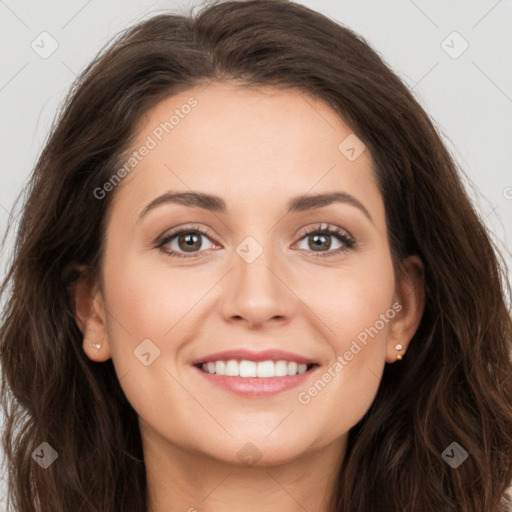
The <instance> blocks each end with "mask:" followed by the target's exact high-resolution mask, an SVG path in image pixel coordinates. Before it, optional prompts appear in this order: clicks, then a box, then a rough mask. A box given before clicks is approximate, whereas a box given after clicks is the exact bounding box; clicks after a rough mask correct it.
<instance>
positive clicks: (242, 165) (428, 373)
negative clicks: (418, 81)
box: [0, 0, 512, 512]
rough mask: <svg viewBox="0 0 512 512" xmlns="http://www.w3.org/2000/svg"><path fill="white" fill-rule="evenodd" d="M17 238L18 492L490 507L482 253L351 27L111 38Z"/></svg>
mask: <svg viewBox="0 0 512 512" xmlns="http://www.w3.org/2000/svg"><path fill="white" fill-rule="evenodd" d="M333 244H334V245H333ZM15 248H16V252H15V258H14V261H13V265H12V267H11V269H10V272H9V274H8V275H7V278H6V281H5V284H4V287H3V289H2V291H3V292H4V293H7V290H8V297H7V298H8V301H7V307H6V310H5V315H4V319H3V323H2V328H1V337H0V340H1V349H2V366H3V375H2V379H3V381H2V384H3V389H2V391H3V392H2V397H3V398H2V400H3V404H4V408H5V412H6V416H7V420H8V422H7V425H6V427H7V428H6V430H5V434H4V446H5V451H6V453H7V455H8V464H9V471H10V473H9V475H10V484H11V487H10V498H11V501H12V504H13V506H14V509H15V510H17V511H20V512H28V511H33V510H54V511H68V510H69V511H71V510H72V511H75V510H80V511H82V512H85V511H99V510H101V511H117V510H123V511H128V510H129V511H146V510H147V511H149V512H157V511H163V510H166V511H168V510H189V511H193V510H198V511H200V510H208V511H219V510H222V511H225V510H230V509H237V510H244V511H252V510H254V511H256V510H258V511H260V510H266V511H273V510H276V511H277V510H279V511H283V510H284V511H295V510H322V511H329V512H331V511H337V512H338V511H347V510H350V511H351V512H353V511H357V512H367V511H373V512H374V511H391V510H393V511H395V510H396V511H398V510H400V511H414V512H421V511H427V510H436V511H462V512H469V511H478V512H482V511H484V512H497V511H503V510H506V506H507V503H506V496H505V491H506V489H507V487H508V485H509V484H510V482H511V480H512V390H511V385H512V380H511V379H510V375H511V369H512V365H511V362H510V348H511V339H512V323H511V319H510V316H509V310H508V309H507V303H506V299H505V297H506V295H505V292H506V290H510V286H509V283H508V281H507V278H506V273H505V271H504V264H503V262H502V260H501V259H500V255H499V252H498V251H497V249H496V248H495V247H494V246H493V243H492V241H491V239H490V236H489V234H488V233H487V231H486V229H485V227H484V224H483V222H482V220H481V219H480V218H479V217H478V215H477V213H476V212H475V210H474V208H473V206H472V205H471V203H470V201H469V199H468V197H467V195H466V193H465V191H464V188H463V185H462V183H461V179H460V177H459V174H458V170H457V168H456V165H455V163H454V162H453V160H452V159H451V157H450V155H449V153H448V151H447V150H446V148H445V147H444V146H443V143H442V141H441V139H440V137H439V135H438V133H437V132H436V130H435V129H434V127H433V125H432V123H431V121H430V119H429V117H428V116H427V114H426V113H425V112H424V111H423V110H422V108H421V107H420V106H419V104H418V103H417V102H416V101H415V100H414V98H413V96H412V95H411V93H410V92H409V91H408V90H407V88H406V87H405V86H404V85H403V84H402V83H401V81H400V80H399V79H398V78H397V77H396V75H394V74H393V72H392V71H390V69H389V68H388V67H387V66H386V65H385V64H384V63H383V61H382V60H381V59H380V58H379V57H378V56H377V54H376V53H375V52H374V51H373V50H372V49H371V48H370V47H369V46H368V45H367V44H366V43H365V42H364V41H363V40H362V39H361V38H360V37H358V36H357V35H355V34H354V33H352V32H351V31H350V30H348V29H347V28H344V27H341V26H339V25H338V24H336V23H334V22H333V21H331V20H329V19H328V18H326V17H324V16H322V15H320V14H318V13H315V12H313V11H311V10H309V9H307V8H306V7H303V6H300V5H296V4H293V3H288V2H285V1H278V0H252V1H244V2H224V3H219V4H218V5H214V6H211V7H208V8H205V9H203V11H201V12H200V13H199V14H198V15H197V16H195V17H193V18H186V17H183V16H176V15H170V14H168V15H158V16H155V17H153V18H151V19H149V20H147V21H145V22H142V23H140V24H138V25H137V26H135V27H133V28H131V29H130V30H128V31H126V32H125V33H124V34H122V35H121V36H120V37H119V38H118V39H117V40H116V41H114V42H113V43H112V44H111V45H110V47H109V48H107V49H105V50H104V51H103V52H102V53H101V54H100V55H99V56H98V57H97V58H96V59H95V61H94V62H93V63H91V65H90V66H88V68H87V69H86V70H85V71H84V72H83V74H82V75H81V76H80V78H79V79H78V81H77V84H76V86H75V87H74V88H73V90H72V91H71V93H70V95H69V97H68V99H67V101H66V103H65V105H64V108H63V110H62V112H61V114H60V118H59V120H58V123H57V124H56V126H55V128H54V130H53V133H52V136H51V138H50V140H49V141H48V144H47V145H46V147H45V148H44V150H43V152H42V154H41V157H40V159H39V161H38V163H37V165H36V168H35V170H34V173H33V178H32V181H31V184H30V190H29V193H28V197H27V201H26V203H25V206H24V211H23V216H22V220H21V223H20V226H19V231H18V238H17V241H16V247H15Z"/></svg>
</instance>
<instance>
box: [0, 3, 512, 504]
mask: <svg viewBox="0 0 512 512" xmlns="http://www.w3.org/2000/svg"><path fill="white" fill-rule="evenodd" d="M202 3H203V2H201V3H200V2H193V1H192V0H191V1H184V0H182V1H171V0H168V1H147V2H144V1H142V0H123V1H121V0H103V1H101V2H100V1H98V0H88V1H87V0H82V1H69V0H68V1H64V0H51V1H46V2H44V3H43V2H29V1H27V0H0V59H1V63H2V64H1V67H0V129H1V132H0V144H1V151H0V232H1V234H3V233H4V230H5V228H6V225H7V221H8V218H9V212H10V210H11V207H12V204H13V202H14V200H15V198H16V196H17V195H18V193H19V192H20V190H21V189H22V187H23V185H24V183H25V181H26V180H27V177H28V175H29V173H30V171H31V169H32V167H33V165H34V163H35V160H36V158H37V156H38V154H39V152H40V151H41V148H42V146H43V144H44V142H45V140H46V137H47V136H48V133H49V128H50V126H51V123H52V120H53V117H54V115H55V112H56V110H57V107H58V105H59V103H60V101H61V100H62V99H63V97H64V94H65V93H66V92H67V90H68V88H69V87H70V85H71V83H72V80H73V79H74V78H75V75H76V74H78V72H79V71H80V70H81V69H83V68H84V67H85V65H86V64H87V63H89V61H90V60H91V59H92V58H93V57H94V55H95V54H96V52H97V51H98V50H99V49H100V48H101V47H102V46H103V45H104V44H106V43H107V42H108V41H109V40H110V39H111V37H112V36H113V35H114V34H115V33H117V32H118V31H119V30H121V29H123V28H125V27H127V26H128V25H131V24H133V23H135V22H137V21H140V20H142V19H145V18H147V17H149V16H150V15H152V14H156V13H159V12H164V11H169V10H172V11H176V10H178V11H180V12H184V13H188V12H189V10H190V6H192V5H196V6H198V5H200V4H202ZM299 3H302V4H304V5H306V6H308V7H311V8H313V9H315V10H317V11H319V12H321V13H323V14H326V15H328V16H330V17H331V18H334V19H335V20H337V21H339V22H341V23H342V24H344V25H347V26H349V27H350V28H352V29H354V30H355V31H356V32H359V33H360V34H362V35H363V36H364V37H365V38H366V40H367V41H368V42H369V43H370V44H371V45H372V46H373V48H374V49H376V50H377V52H378V53H380V54H381V55H382V56H383V57H384V59H385V61H386V62H387V63H388V64H389V65H390V67H391V68H392V69H393V70H394V71H395V72H396V73H397V74H398V75H399V76H400V77H401V78H402V79H403V80H404V81H405V83H406V84H408V85H409V87H410V88H412V90H413V92H414V94H415V96H416V98H417V99H418V100H419V101H420V103H421V104H422V105H423V106H424V108H425V109H426V110H427V112H428V113H429V114H430V116H431V118H432V119H433V120H434V122H435V124H436V126H437V127H438V128H439V130H440V131H441V133H442V135H443V138H444V140H445V142H446V144H447V146H448V148H449V149H450V151H451V152H452V154H453V155H454V157H455V158H456V160H457V161H458V162H459V163H460V165H461V166H462V168H463V169H464V171H465V173H466V175H467V177H468V180H467V187H468V191H469V193H470V195H471V197H472V198H473V199H474V201H475V204H476V205H477V207H478V209H479V210H480V212H481V214H482V217H483V218H484V219H485V222H486V224H487V225H488V227H489V228H490V230H491V231H492V233H493V234H494V238H495V240H496V242H497V243H498V245H499V246H500V248H501V250H502V252H503V253H504V255H505V257H506V259H507V263H508V265H509V267H512V171H511V164H512V143H511V141H512V65H511V55H512V51H511V50H512V31H511V30H510V27H511V26H512V1H511V0H498V1H496V0H485V1H484V0H478V1H476V0H471V1H470V0H450V1H445V2H440V1H437V2H433V1H430V2H428V1H426V0H414V1H413V0H386V1H383V0H346V1H345V0H343V1H340V0H301V1H300V2H299ZM454 31H455V32H457V33H458V35H457V34H453V32H454ZM42 32H47V33H49V34H50V36H46V35H41V33H42ZM52 39H53V40H55V41H56V44H58V48H57V49H56V50H55V52H54V53H52V54H51V55H50V56H48V57H47V58H42V56H41V55H40V54H41V53H42V52H44V51H48V50H49V49H51V44H55V43H53V42H52ZM31 45H34V47H35V48H37V52H39V53H37V52H36V50H35V49H34V48H33V47H32V46H31ZM466 45H468V47H467V49H466V50H465V51H464V52H462V50H464V48H465V47H466ZM459 54H460V55H459ZM43 56H44V57H46V55H43ZM13 219H14V221H15V218H13ZM10 246H11V237H9V238H8V239H7V244H6V252H3V253H2V260H1V261H0V273H1V275H3V273H4V271H5V260H6V258H7V254H8V251H9V249H10ZM510 271H512V269H509V275H511V278H512V274H511V273H510ZM2 474H4V471H3V468H0V477H1V475H2ZM4 496H5V488H4V487H3V486H2V483H1V482H0V511H3V510H4V506H3V504H4Z"/></svg>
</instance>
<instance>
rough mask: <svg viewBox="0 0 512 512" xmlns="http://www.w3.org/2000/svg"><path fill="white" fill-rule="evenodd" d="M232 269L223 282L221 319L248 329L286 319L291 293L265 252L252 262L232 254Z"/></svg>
mask: <svg viewBox="0 0 512 512" xmlns="http://www.w3.org/2000/svg"><path fill="white" fill-rule="evenodd" d="M233 261H234V268H232V270H231V272H229V274H228V276H227V278H226V280H225V283H224V294H223V299H222V315H223V318H224V320H225V321H227V322H231V323H235V322H238V323H245V324H247V327H248V328H250V329H257V328H262V327H263V326H265V324H268V323H271V324H276V323H281V324H284V323H286V322H288V321H289V320H290V318H291V313H292V308H293V307H294V302H295V299H294V294H293V292H292V291H291V290H290V288H289V287H288V286H287V283H286V281H287V279H286V274H287V273H286V272H285V271H283V270H282V266H279V265H277V263H276V261H275V259H273V261H269V260H268V259H267V257H266V252H265V251H263V253H262V254H261V255H260V256H258V258H256V260H254V261H252V262H250V263H249V262H247V261H246V260H244V259H243V258H242V257H239V255H238V254H234V258H233Z"/></svg>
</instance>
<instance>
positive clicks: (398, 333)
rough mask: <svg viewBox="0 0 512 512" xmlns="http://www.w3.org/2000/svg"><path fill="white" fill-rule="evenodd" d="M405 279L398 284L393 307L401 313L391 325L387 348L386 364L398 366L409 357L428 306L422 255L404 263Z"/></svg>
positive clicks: (398, 313)
mask: <svg viewBox="0 0 512 512" xmlns="http://www.w3.org/2000/svg"><path fill="white" fill-rule="evenodd" d="M402 267H403V272H402V276H401V278H400V280H399V282H397V285H396V290H395V295H394V301H393V304H395V303H397V304H399V305H400V306H401V307H400V309H399V308H398V307H397V308H396V310H397V311H398V312H397V314H396V315H395V317H394V318H393V319H392V320H391V322H390V325H391V327H390V331H389V336H388V340H387V346H386V362H388V363H394V362H395V361H396V360H397V359H400V357H403V356H404V355H405V352H406V351H407V347H408V345H409V343H410V341H411V339H412V337H413V336H414V333H415V332H416V329H417V328H418V326H419V324H420V321H421V317H422V315H423V310H424V307H425V285H424V267H423V263H422V261H421V259H420V258H419V257H418V256H409V257H408V258H406V259H405V260H404V262H403V265H402Z"/></svg>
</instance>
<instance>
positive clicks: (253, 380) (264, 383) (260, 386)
mask: <svg viewBox="0 0 512 512" xmlns="http://www.w3.org/2000/svg"><path fill="white" fill-rule="evenodd" d="M194 368H195V369H196V370H197V371H198V372H199V373H200V374H201V375H202V376H203V377H204V378H205V379H206V380H208V381H209V382H210V383H211V384H213V385H215V386H218V387H220V388H222V389H225V390H227V391H231V392H232V393H235V394H237V395H241V396H272V395H277V394H278V393H281V392H282V391H286V390H288V389H293V388H295V387H297V386H299V385H300V384H303V383H304V381H305V380H306V379H308V378H309V376H310V375H311V374H312V373H314V372H315V370H316V369H317V368H318V366H313V367H312V368H311V369H310V370H308V371H306V372H304V373H301V374H297V375H288V376H286V377H269V378H263V377H230V376H227V375H216V374H215V373H207V372H205V371H203V370H201V369H200V368H198V367H197V366H194Z"/></svg>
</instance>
